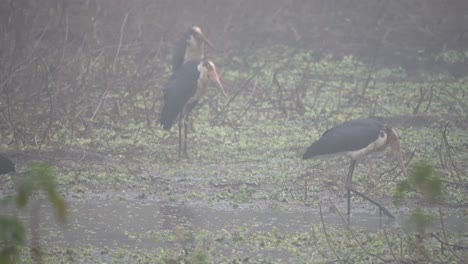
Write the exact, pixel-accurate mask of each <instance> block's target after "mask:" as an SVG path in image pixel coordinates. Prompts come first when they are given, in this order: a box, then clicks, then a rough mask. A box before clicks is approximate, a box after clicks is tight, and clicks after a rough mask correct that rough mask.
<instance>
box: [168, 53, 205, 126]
mask: <svg viewBox="0 0 468 264" xmlns="http://www.w3.org/2000/svg"><path fill="white" fill-rule="evenodd" d="M200 62H201V60H194V61H189V62H186V63H184V64H183V65H182V66H181V67H180V68H179V69H178V70H177V71H176V72H175V73H173V74H172V76H171V78H170V79H169V82H168V83H167V84H166V86H165V87H164V106H163V108H162V111H161V116H160V122H161V125H162V126H163V128H164V129H165V130H169V129H170V128H171V127H172V125H173V124H174V122H175V121H176V119H177V116H178V115H179V114H180V113H181V112H182V111H183V109H184V106H185V104H186V103H187V102H188V100H189V99H190V98H191V97H192V96H194V95H195V93H196V91H197V89H198V78H199V77H200V72H199V71H198V65H199V64H200Z"/></svg>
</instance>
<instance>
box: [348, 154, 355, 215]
mask: <svg viewBox="0 0 468 264" xmlns="http://www.w3.org/2000/svg"><path fill="white" fill-rule="evenodd" d="M355 166H356V161H355V160H353V159H351V162H350V164H349V170H348V175H347V176H346V190H348V215H350V214H351V189H352V181H353V173H354V167H355Z"/></svg>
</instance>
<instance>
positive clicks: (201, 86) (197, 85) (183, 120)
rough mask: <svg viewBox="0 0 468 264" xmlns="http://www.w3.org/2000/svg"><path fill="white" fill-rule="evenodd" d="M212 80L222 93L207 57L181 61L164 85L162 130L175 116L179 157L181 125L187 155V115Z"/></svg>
mask: <svg viewBox="0 0 468 264" xmlns="http://www.w3.org/2000/svg"><path fill="white" fill-rule="evenodd" d="M210 80H211V81H214V82H215V83H216V85H217V86H218V88H219V90H220V91H221V93H222V94H223V95H226V93H225V92H224V89H223V85H222V84H221V81H220V80H219V76H218V73H217V72H216V67H215V65H214V63H213V62H211V61H209V60H201V61H200V60H193V61H189V62H186V63H185V64H183V65H182V66H181V67H180V68H179V69H178V70H177V71H176V72H175V73H174V74H173V75H172V76H171V78H170V79H169V82H168V83H167V84H166V86H165V87H164V105H163V108H162V111H161V116H160V123H161V125H162V126H163V128H164V129H165V130H169V129H171V127H172V125H173V124H174V122H175V121H176V119H177V118H178V121H179V122H178V123H179V158H180V157H181V149H182V142H181V141H182V138H181V134H182V125H183V126H184V149H183V151H184V154H185V155H186V156H188V154H187V126H188V116H189V114H190V112H191V111H192V110H193V108H194V107H195V106H196V105H197V103H198V100H199V99H200V98H201V97H202V96H203V95H204V93H205V90H206V86H207V85H208V81H210Z"/></svg>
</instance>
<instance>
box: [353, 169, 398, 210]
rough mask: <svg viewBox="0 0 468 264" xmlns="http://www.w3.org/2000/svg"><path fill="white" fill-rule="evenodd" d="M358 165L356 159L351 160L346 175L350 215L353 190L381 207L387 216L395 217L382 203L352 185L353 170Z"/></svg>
mask: <svg viewBox="0 0 468 264" xmlns="http://www.w3.org/2000/svg"><path fill="white" fill-rule="evenodd" d="M355 166H356V161H355V160H351V163H350V164H349V171H348V175H347V177H346V190H348V215H350V214H351V192H353V193H355V194H357V195H359V196H361V197H362V198H364V199H366V200H368V201H369V202H371V203H373V204H375V205H376V206H377V207H379V210H381V211H382V212H383V213H384V214H385V215H386V216H388V217H389V218H395V217H394V216H393V215H392V214H391V213H390V212H389V211H388V210H387V209H385V207H383V206H382V205H380V204H379V203H378V202H376V201H374V200H372V199H371V198H370V197H369V196H367V195H365V194H363V193H361V192H359V191H357V190H356V189H354V188H353V186H352V180H353V172H354V167H355Z"/></svg>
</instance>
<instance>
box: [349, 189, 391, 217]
mask: <svg viewBox="0 0 468 264" xmlns="http://www.w3.org/2000/svg"><path fill="white" fill-rule="evenodd" d="M351 191H352V192H353V193H355V194H357V195H359V196H361V197H362V198H364V199H366V200H367V201H369V202H371V203H373V204H375V205H376V206H377V207H379V209H380V210H381V211H382V212H383V213H384V214H385V215H386V216H388V217H389V218H395V216H393V215H392V214H391V213H390V212H389V211H388V210H387V209H386V208H385V207H383V206H382V205H380V204H379V203H378V202H376V201H374V200H372V199H371V198H370V197H369V196H367V195H365V194H363V193H361V192H359V191H357V190H356V189H353V188H351Z"/></svg>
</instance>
